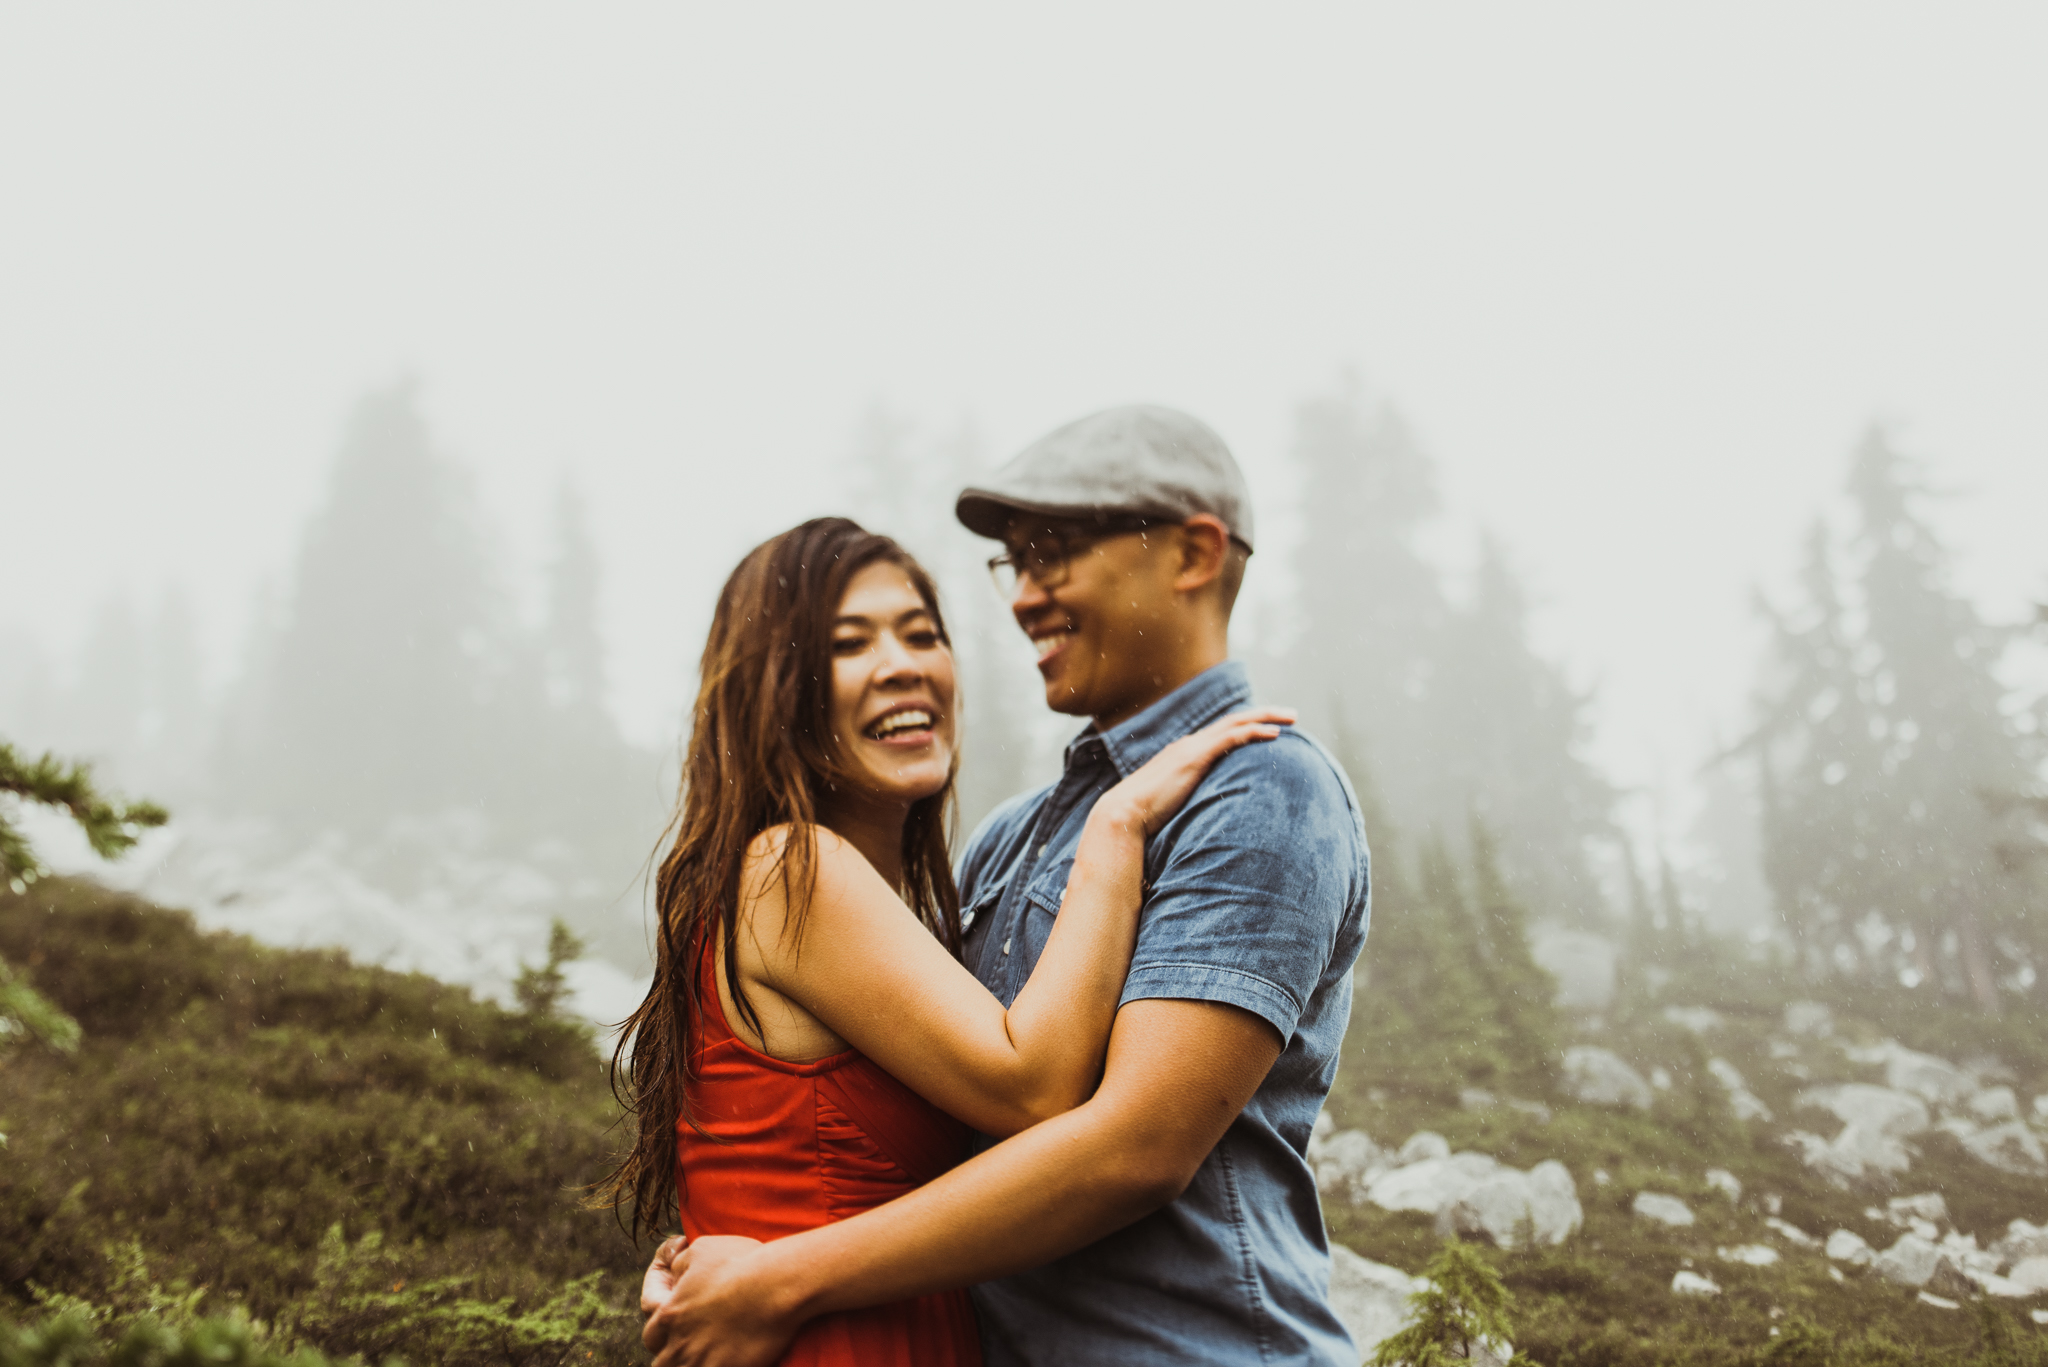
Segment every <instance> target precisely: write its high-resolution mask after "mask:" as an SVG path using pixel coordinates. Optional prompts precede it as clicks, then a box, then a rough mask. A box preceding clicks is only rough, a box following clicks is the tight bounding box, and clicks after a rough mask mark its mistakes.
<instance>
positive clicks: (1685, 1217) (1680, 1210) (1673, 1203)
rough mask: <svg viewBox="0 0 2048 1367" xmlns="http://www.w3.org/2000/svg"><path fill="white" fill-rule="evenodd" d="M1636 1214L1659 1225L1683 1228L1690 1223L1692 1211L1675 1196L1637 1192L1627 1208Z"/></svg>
mask: <svg viewBox="0 0 2048 1367" xmlns="http://www.w3.org/2000/svg"><path fill="white" fill-rule="evenodd" d="M1629 1209H1630V1210H1633V1211H1634V1212H1635V1213H1636V1214H1638V1215H1640V1216H1642V1217H1643V1218H1644V1219H1647V1220H1655V1221H1657V1222H1658V1223H1659V1224H1665V1225H1676V1226H1678V1227H1680V1228H1683V1227H1685V1226H1687V1225H1690V1224H1691V1223H1692V1209H1691V1208H1690V1207H1689V1206H1687V1205H1686V1204H1685V1202H1683V1201H1681V1200H1679V1199H1678V1198H1677V1197H1676V1196H1665V1195H1662V1194H1661V1193H1658V1192H1654V1191H1639V1192H1637V1193H1636V1199H1635V1201H1634V1203H1633V1204H1632V1205H1630V1207H1629Z"/></svg>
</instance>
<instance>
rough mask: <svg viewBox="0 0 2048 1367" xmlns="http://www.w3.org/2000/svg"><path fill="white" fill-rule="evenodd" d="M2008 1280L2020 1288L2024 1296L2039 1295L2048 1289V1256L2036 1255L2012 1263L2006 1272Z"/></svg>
mask: <svg viewBox="0 0 2048 1367" xmlns="http://www.w3.org/2000/svg"><path fill="white" fill-rule="evenodd" d="M2005 1277H2006V1280H2007V1281H2009V1282H2012V1283H2013V1284H2014V1285H2016V1286H2018V1287H2019V1288H2020V1294H2021V1295H2023V1296H2033V1295H2038V1294H2040V1293H2041V1292H2043V1291H2048V1257H2042V1256H2039V1255H2036V1256H2035V1257H2032V1258H2022V1259H2020V1260H2019V1261H2018V1262H2016V1263H2014V1264H2013V1265H2012V1270H2011V1271H2010V1272H2008V1273H2006V1274H2005Z"/></svg>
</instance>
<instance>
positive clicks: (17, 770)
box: [0, 740, 170, 878]
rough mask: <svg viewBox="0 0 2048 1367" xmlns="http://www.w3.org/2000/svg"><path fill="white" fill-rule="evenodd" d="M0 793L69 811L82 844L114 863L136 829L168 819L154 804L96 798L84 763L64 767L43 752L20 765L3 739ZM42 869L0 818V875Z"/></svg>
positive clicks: (132, 841) (25, 874)
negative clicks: (84, 840) (41, 754)
mask: <svg viewBox="0 0 2048 1367" xmlns="http://www.w3.org/2000/svg"><path fill="white" fill-rule="evenodd" d="M0 793H9V794H12V795H14V796H15V797H18V798H21V799H22V800H24V801H28V802H37V803H41V804H42V805H43V806H46V807H58V808H62V809H63V810H64V811H66V812H68V813H70V815H71V819H72V820H73V821H76V822H77V823H78V826H79V829H80V830H82V831H84V832H85V839H86V843H87V844H89V845H91V846H92V850H93V853H94V854H97V855H98V856H99V857H100V858H102V859H117V858H119V857H120V856H121V855H123V854H126V853H127V852H128V851H129V850H130V849H131V848H133V847H134V845H135V841H136V839H137V828H138V827H144V826H161V825H163V824H164V823H165V822H166V821H168V820H170V813H169V812H167V811H165V810H164V809H163V808H162V807H159V806H158V805H157V804H155V803H154V802H126V803H124V802H120V801H118V800H115V799H110V798H107V797H105V796H103V795H101V793H100V792H99V790H98V789H96V788H95V787H94V786H93V782H92V766H91V765H90V764H84V763H78V762H73V763H70V764H66V763H65V762H64V761H62V760H60V759H58V758H57V757H56V756H55V755H53V754H50V753H48V752H47V751H46V752H44V754H43V756H42V757H41V758H40V759H36V760H31V761H28V762H26V763H24V762H23V760H22V759H21V757H20V756H19V755H17V754H16V753H15V750H14V747H13V746H12V745H10V744H8V743H7V742H6V741H4V740H0ZM42 871H43V870H42V864H41V862H40V861H38V860H37V858H36V855H35V850H34V849H33V848H32V847H31V846H30V845H29V843H28V840H27V838H26V837H24V836H23V835H22V834H21V833H20V831H18V830H17V829H15V827H14V825H13V824H12V823H11V822H9V821H8V820H7V819H6V817H5V816H4V815H0V872H6V873H10V874H14V875H16V876H22V877H29V878H34V877H39V876H40V875H41V874H42Z"/></svg>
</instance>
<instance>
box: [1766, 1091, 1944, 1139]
mask: <svg viewBox="0 0 2048 1367" xmlns="http://www.w3.org/2000/svg"><path fill="white" fill-rule="evenodd" d="M1792 1104H1793V1105H1794V1106H1799V1107H1809V1106H1810V1107H1814V1108H1816V1109H1818V1110H1823V1111H1826V1112H1828V1113H1829V1114H1830V1115H1832V1116H1834V1117H1835V1119H1837V1120H1839V1121H1841V1122H1842V1123H1843V1124H1845V1125H1860V1126H1862V1127H1863V1128H1864V1129H1866V1130H1869V1131H1870V1132H1872V1133H1874V1134H1881V1135H1886V1136H1889V1137H1891V1138H1894V1139H1908V1138H1911V1137H1912V1136H1913V1135H1916V1134H1920V1133H1921V1132H1923V1131H1924V1130H1926V1129H1927V1127H1928V1125H1929V1123H1930V1122H1929V1119H1928V1114H1927V1104H1926V1103H1925V1102H1923V1101H1921V1100H1920V1098H1919V1097H1917V1096H1914V1095H1913V1094H1912V1093H1910V1092H1902V1091H1899V1090H1897V1089H1895V1088H1891V1087H1874V1086H1872V1085H1870V1084H1869V1083H1867V1082H1850V1083H1845V1084H1843V1085H1842V1086H1839V1087H1812V1088H1808V1089H1807V1090H1806V1091H1803V1092H1801V1093H1800V1094H1799V1095H1798V1096H1796V1097H1794V1098H1793V1099H1792Z"/></svg>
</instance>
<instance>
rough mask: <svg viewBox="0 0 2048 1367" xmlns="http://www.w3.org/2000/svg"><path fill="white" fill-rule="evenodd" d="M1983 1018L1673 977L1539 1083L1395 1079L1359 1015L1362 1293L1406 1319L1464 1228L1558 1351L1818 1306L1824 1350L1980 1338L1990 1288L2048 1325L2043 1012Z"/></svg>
mask: <svg viewBox="0 0 2048 1367" xmlns="http://www.w3.org/2000/svg"><path fill="white" fill-rule="evenodd" d="M1937 1014H1938V1013H1937ZM1894 1019H1895V1018H1894ZM1915 1023H1916V1024H1917V1025H1919V1026H1920V1027H1921V1028H1922V1030H1923V1031H1924V1030H1926V1029H1927V1028H1929V1027H1936V1028H1938V1027H1939V1026H1940V1024H1941V1022H1940V1021H1938V1020H1930V1019H1928V1018H1927V1013H1926V1012H1923V1013H1921V1015H1920V1018H1919V1019H1918V1020H1917V1021H1916V1022H1915ZM1974 1029H1975V1033H1976V1034H1977V1035H1978V1037H1979V1039H1978V1045H1979V1047H1978V1048H1977V1050H1976V1051H1975V1052H1972V1053H1971V1054H1970V1055H1969V1056H1967V1057H1962V1058H1951V1057H1944V1056H1942V1055H1939V1054H1936V1053H1933V1052H1930V1051H1928V1050H1925V1049H1914V1048H1909V1047H1907V1046H1906V1045H1905V1044H1903V1043H1901V1042H1899V1041H1898V1040H1897V1039H1895V1038H1892V1037H1891V1036H1890V1035H1889V1034H1887V1033H1886V1032H1885V1031H1884V1029H1883V1028H1882V1025H1881V1024H1880V1022H1879V1021H1878V1020H1876V1019H1872V1018H1869V1017H1860V1016H1856V1015H1854V1014H1851V1013H1849V1012H1846V1011H1843V1010H1841V1009H1837V1008H1830V1007H1829V1006H1827V1005H1824V1004H1821V1003H1817V1002H1812V1001H1793V1002H1788V1003H1785V1004H1784V1005H1783V1006H1782V1007H1780V1008H1779V1009H1777V1010H1775V1011H1768V1012H1767V1011H1765V1010H1763V1009H1760V1007H1759V1006H1758V1004H1756V1003H1754V1002H1750V1003H1743V1004H1742V1005H1741V1006H1739V1007H1729V1006H1725V1005H1723V1006H1707V1005H1699V1004H1694V1003H1672V1004H1666V1005H1663V1006H1662V1007H1660V1008H1656V1009H1654V1010H1652V1009H1640V1010H1637V1011H1635V1012H1634V1013H1632V1015H1630V1016H1629V1017H1628V1018H1626V1019H1623V1020H1620V1021H1614V1020H1605V1021H1603V1020H1600V1019H1598V1018H1587V1019H1583V1020H1581V1021H1580V1022H1579V1024H1578V1029H1577V1031H1576V1039H1575V1041H1574V1042H1572V1043H1570V1044H1569V1045H1568V1047H1566V1048H1565V1049H1564V1050H1563V1051H1562V1054H1561V1057H1560V1058H1559V1059H1558V1060H1557V1066H1556V1068H1555V1070H1554V1073H1553V1074H1552V1076H1551V1077H1549V1078H1548V1079H1543V1078H1536V1079H1532V1081H1534V1082H1535V1083H1537V1084H1538V1086H1539V1087H1540V1088H1541V1089H1542V1090H1544V1092H1545V1095H1544V1096H1543V1097H1542V1098H1535V1097H1516V1096H1512V1095H1507V1094H1502V1093H1497V1092H1494V1091H1491V1090H1485V1089H1480V1088H1472V1087H1466V1088H1462V1089H1459V1091H1458V1093H1457V1095H1456V1096H1455V1097H1452V1096H1450V1095H1447V1094H1446V1091H1445V1090H1438V1091H1436V1092H1434V1093H1433V1094H1427V1095H1416V1094H1414V1093H1413V1092H1412V1091H1411V1092H1408V1093H1405V1094H1404V1093H1403V1092H1399V1091H1395V1090H1391V1089H1388V1088H1382V1087H1379V1086H1376V1085H1374V1082H1373V1075H1374V1072H1375V1068H1374V1065H1373V1059H1372V1053H1371V1048H1370V1046H1371V1042H1370V1041H1369V1040H1359V1039H1355V1040H1354V1042H1353V1046H1352V1051H1351V1053H1350V1054H1349V1055H1348V1056H1347V1059H1346V1065H1345V1066H1346V1068H1347V1070H1348V1072H1347V1075H1346V1076H1345V1077H1344V1078H1342V1079H1341V1080H1340V1085H1339V1088H1338V1092H1337V1094H1336V1095H1335V1096H1334V1097H1333V1101H1332V1106H1331V1109H1330V1111H1329V1112H1328V1113H1326V1114H1325V1116H1324V1117H1323V1118H1322V1120H1321V1121H1320V1122H1319V1124H1318V1127H1317V1137H1316V1140H1315V1145H1314V1151H1313V1159H1314V1162H1315V1164H1316V1168H1317V1173H1318V1177H1319V1180H1320V1182H1321V1186H1322V1191H1323V1196H1324V1201H1325V1207H1326V1212H1327V1217H1328V1222H1329V1225H1330V1230H1331V1234H1332V1238H1333V1240H1334V1241H1335V1242H1336V1243H1338V1244H1340V1245H1342V1250H1341V1251H1339V1252H1338V1253H1337V1255H1336V1259H1337V1293H1338V1298H1339V1303H1340V1306H1342V1307H1343V1310H1344V1313H1345V1314H1346V1316H1347V1319H1348V1320H1349V1321H1350V1322H1351V1324H1352V1325H1353V1328H1354V1332H1355V1333H1356V1334H1357V1335H1358V1336H1359V1337H1360V1339H1361V1341H1362V1342H1366V1343H1371V1342H1376V1341H1377V1340H1378V1339H1380V1338H1383V1337H1385V1336H1386V1335H1387V1334H1388V1333H1390V1332H1392V1331H1393V1329H1394V1328H1396V1327H1398V1325H1399V1324H1400V1323H1401V1321H1402V1313H1403V1312H1402V1304H1403V1300H1404V1297H1405V1295H1406V1293H1407V1292H1408V1290H1410V1289H1411V1288H1412V1285H1413V1283H1412V1281H1411V1280H1410V1276H1411V1274H1412V1273H1413V1272H1415V1271H1418V1270H1420V1268H1421V1266H1422V1265H1423V1263H1424V1262H1425V1261H1426V1260H1427V1258H1428V1256H1429V1254H1430V1252H1431V1251H1432V1250H1433V1249H1434V1248H1435V1246H1436V1245H1437V1243H1438V1242H1439V1241H1440V1240H1442V1239H1444V1238H1447V1237H1451V1236H1453V1235H1456V1236H1458V1237H1462V1238H1465V1239H1468V1240H1475V1241H1478V1242H1481V1243H1483V1244H1486V1245H1488V1246H1490V1247H1491V1248H1492V1249H1493V1250H1494V1253H1493V1255H1492V1256H1493V1257H1494V1258H1495V1260H1496V1262H1497V1265H1498V1266H1499V1268H1500V1270H1501V1271H1502V1273H1503V1275H1504V1277H1505V1280H1506V1282H1507V1284H1508V1285H1509V1287H1510V1288H1511V1289H1512V1290H1513V1291H1515V1293H1516V1294H1517V1306H1516V1311H1517V1314H1516V1320H1517V1327H1518V1334H1519V1341H1518V1343H1517V1344H1516V1346H1517V1347H1518V1348H1520V1349H1521V1350H1523V1351H1524V1352H1526V1353H1528V1354H1529V1355H1530V1356H1531V1357H1533V1358H1534V1359H1535V1360H1537V1361H1540V1362H1560V1363H1561V1362H1572V1361H1580V1362H1583V1361H1601V1362H1615V1363H1623V1362H1643V1363H1649V1362H1668V1361H1693V1362H1738V1361H1747V1360H1750V1359H1752V1358H1753V1357H1755V1355H1757V1354H1760V1353H1765V1352H1768V1351H1770V1350H1771V1348H1772V1347H1773V1345H1774V1344H1776V1343H1778V1342H1779V1341H1780V1340H1782V1339H1783V1338H1784V1333H1785V1329H1786V1326H1787V1325H1791V1324H1795V1323H1796V1324H1797V1326H1798V1334H1799V1338H1800V1342H1801V1343H1808V1344H1810V1343H1814V1342H1820V1341H1826V1342H1827V1343H1828V1344H1829V1345H1830V1346H1829V1348H1828V1356H1827V1357H1826V1358H1825V1359H1816V1360H1829V1361H1849V1362H1853V1361H1864V1360H1868V1361H1884V1360H1891V1359H1892V1358H1893V1357H1894V1356H1895V1355H1903V1354H1910V1355H1912V1356H1914V1357H1928V1356H1932V1357H1936V1358H1939V1357H1940V1356H1942V1355H1943V1354H1962V1355H1965V1356H1967V1355H1970V1354H1973V1353H1975V1352H1977V1351H1978V1348H1979V1341H1980V1338H1981V1337H1982V1335H1983V1333H1984V1329H1983V1323H1982V1317H1981V1315H1980V1314H1978V1313H1973V1311H1975V1310H1976V1309H1977V1308H1978V1306H1991V1307H1995V1309H1996V1312H1997V1313H1996V1314H1995V1315H1994V1319H1995V1320H1999V1321H2009V1322H2011V1323H2012V1324H2014V1325H2017V1326H2019V1327H2020V1328H2022V1329H2023V1330H2024V1331H2025V1333H2026V1334H2029V1335H2031V1334H2037V1333H2039V1332H2040V1331H2039V1330H2037V1329H2036V1328H2035V1326H2037V1325H2042V1324H2048V1228H2044V1227H2043V1226H2044V1225H2048V1156H2044V1151H2043V1146H2042V1138H2041V1136H2042V1133H2043V1131H2042V1129H2041V1128H2040V1127H2041V1126H2043V1125H2044V1124H2048V1072H2044V1071H2043V1070H2042V1068H2041V1067H2040V1059H2039V1055H2038V1053H2037V1045H2036V1042H2035V1040H2034V1038H2033V1037H2032V1035H2031V1033H2030V1031H2029V1029H2028V1028H2027V1026H2026V1024H2025V1023H2014V1022H2007V1023H2004V1024H2002V1025H2001V1024H1999V1023H1991V1024H1988V1025H1987V1024H1983V1023H1979V1024H1978V1025H1977V1026H1976V1027H1974ZM2001 1031H2003V1032H2004V1033H2005V1034H2006V1035H2007V1038H2006V1040H2005V1041H2004V1042H2005V1043H2006V1044H2007V1046H2008V1048H2007V1051H2006V1052H2007V1053H2008V1054H2011V1055H2013V1056H2014V1057H2013V1061H2008V1060H2007V1059H2005V1058H2002V1057H2001V1056H2000V1055H1999V1053H1998V1052H1996V1051H1995V1049H1993V1048H1990V1047H1985V1046H1987V1045H1990V1044H1995V1043H1997V1042H1998V1036H1999V1035H2000V1033H2001ZM1545 1084H1547V1085H1545ZM1532 1090H1535V1089H1534V1088H1532ZM1972 1303H1976V1304H1974V1305H1973V1304H1972ZM2044 1337H2048V1336H2044Z"/></svg>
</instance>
